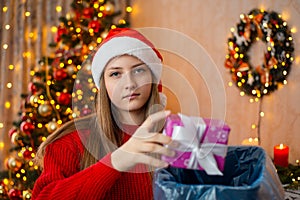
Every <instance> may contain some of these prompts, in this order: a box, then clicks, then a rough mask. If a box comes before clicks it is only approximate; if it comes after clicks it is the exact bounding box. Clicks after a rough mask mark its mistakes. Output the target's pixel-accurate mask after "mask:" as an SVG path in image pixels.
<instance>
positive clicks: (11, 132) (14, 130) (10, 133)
mask: <svg viewBox="0 0 300 200" xmlns="http://www.w3.org/2000/svg"><path fill="white" fill-rule="evenodd" d="M17 131H18V130H17V129H16V128H11V129H10V130H9V131H8V136H9V138H11V136H12V135H13V134H14V133H17Z"/></svg>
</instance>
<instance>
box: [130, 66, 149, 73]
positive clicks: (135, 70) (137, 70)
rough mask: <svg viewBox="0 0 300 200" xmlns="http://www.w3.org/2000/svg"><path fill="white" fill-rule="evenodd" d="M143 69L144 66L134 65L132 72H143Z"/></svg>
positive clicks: (144, 69) (144, 68)
mask: <svg viewBox="0 0 300 200" xmlns="http://www.w3.org/2000/svg"><path fill="white" fill-rule="evenodd" d="M145 71H146V67H144V66H141V67H136V68H134V70H133V73H134V74H139V73H143V72H145Z"/></svg>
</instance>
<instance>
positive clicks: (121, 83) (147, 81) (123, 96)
mask: <svg viewBox="0 0 300 200" xmlns="http://www.w3.org/2000/svg"><path fill="white" fill-rule="evenodd" d="M104 82H105V87H106V90H107V93H108V96H109V98H110V100H111V102H112V103H113V104H114V105H115V106H116V107H117V108H118V109H119V110H120V111H129V112H132V111H139V110H140V109H142V108H143V106H144V105H145V103H146V102H147V100H148V99H149V97H150V94H151V87H152V74H151V71H150V69H149V68H148V66H147V65H146V64H144V63H143V62H142V61H140V60H139V59H137V58H136V57H133V56H129V55H123V56H120V57H117V58H114V59H112V60H111V61H110V62H109V63H108V64H107V66H106V68H105V70H104Z"/></svg>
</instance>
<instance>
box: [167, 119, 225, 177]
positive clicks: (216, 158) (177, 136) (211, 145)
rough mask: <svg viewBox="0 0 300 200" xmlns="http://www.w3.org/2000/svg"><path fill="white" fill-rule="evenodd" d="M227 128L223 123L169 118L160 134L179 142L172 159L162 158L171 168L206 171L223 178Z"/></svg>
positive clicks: (211, 120) (210, 120)
mask: <svg viewBox="0 0 300 200" xmlns="http://www.w3.org/2000/svg"><path fill="white" fill-rule="evenodd" d="M229 132H230V128H229V126H227V125H226V124H225V123H224V121H222V120H218V119H205V118H200V117H188V116H185V115H182V114H178V115H175V114H172V115H170V116H168V118H167V119H166V124H165V128H164V131H163V133H164V134H165V135H168V136H170V137H172V139H173V140H174V141H177V142H178V144H179V145H178V146H177V147H172V145H170V148H174V149H175V151H176V156H175V157H167V156H163V157H162V159H163V160H165V161H167V162H168V163H169V164H170V165H171V166H173V167H178V168H186V169H195V170H205V171H206V172H207V174H209V175H222V171H223V170H224V163H225V156H226V154H227V143H228V136H229Z"/></svg>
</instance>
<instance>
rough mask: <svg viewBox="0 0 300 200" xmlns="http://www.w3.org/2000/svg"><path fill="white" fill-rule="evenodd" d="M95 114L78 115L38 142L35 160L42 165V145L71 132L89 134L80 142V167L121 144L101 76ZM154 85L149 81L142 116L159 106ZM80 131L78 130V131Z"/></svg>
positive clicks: (121, 136)
mask: <svg viewBox="0 0 300 200" xmlns="http://www.w3.org/2000/svg"><path fill="white" fill-rule="evenodd" d="M95 99H96V101H95V104H96V114H92V115H89V116H86V117H82V118H78V119H75V120H72V121H69V122H67V123H66V124H64V125H63V126H62V127H60V128H59V129H58V130H56V131H55V132H54V133H52V134H51V135H50V136H48V137H47V139H46V140H45V141H44V142H43V143H42V144H41V145H40V147H39V149H38V151H37V154H36V158H35V161H36V163H37V164H38V165H40V166H41V167H43V164H44V163H43V158H44V155H45V152H46V147H47V146H48V145H49V144H51V143H53V142H54V141H56V140H57V139H59V138H61V137H63V136H65V135H67V134H69V133H71V132H73V131H76V130H77V131H79V132H80V130H89V131H90V134H89V137H88V138H87V141H86V142H85V143H84V144H83V145H84V147H85V148H84V153H83V156H82V159H81V169H85V168H87V167H89V166H90V165H92V164H95V163H96V162H97V161H98V160H99V159H101V158H102V157H103V156H104V155H106V154H107V153H109V152H112V151H113V150H114V149H116V148H117V147H119V146H120V145H121V143H122V138H123V135H122V131H121V129H120V127H119V126H118V125H117V124H118V119H117V115H114V113H113V109H112V103H111V101H110V99H109V97H108V94H107V91H106V88H105V83H104V78H103V75H102V76H101V79H100V89H99V90H98V93H97V95H96V98H95ZM153 105H160V98H159V93H158V88H157V84H155V83H153V84H152V91H151V94H150V97H149V99H148V101H147V103H146V104H145V105H144V106H145V117H144V118H146V117H147V116H148V115H150V114H152V113H154V112H157V111H158V110H161V109H162V106H153ZM161 128H162V123H159V124H157V125H156V127H155V128H154V131H160V130H161ZM79 134H80V133H79Z"/></svg>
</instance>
